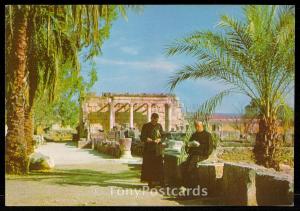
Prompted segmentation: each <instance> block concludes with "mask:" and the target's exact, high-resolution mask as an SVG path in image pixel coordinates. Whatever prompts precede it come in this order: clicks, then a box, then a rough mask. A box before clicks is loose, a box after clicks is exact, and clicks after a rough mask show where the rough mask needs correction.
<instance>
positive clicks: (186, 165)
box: [181, 121, 213, 186]
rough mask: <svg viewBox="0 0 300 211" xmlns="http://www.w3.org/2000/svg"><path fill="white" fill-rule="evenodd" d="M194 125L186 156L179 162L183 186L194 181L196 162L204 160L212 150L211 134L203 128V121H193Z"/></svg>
mask: <svg viewBox="0 0 300 211" xmlns="http://www.w3.org/2000/svg"><path fill="white" fill-rule="evenodd" d="M194 125H195V129H196V132H194V133H193V134H192V136H191V138H190V139H189V143H188V146H186V151H187V152H188V158H187V160H186V161H185V162H183V163H182V164H181V175H182V179H183V183H184V185H185V186H189V185H190V184H192V182H193V181H194V179H193V178H194V176H196V175H195V172H194V170H195V169H196V165H197V163H198V162H199V161H203V160H206V159H207V158H208V157H209V155H210V154H211V153H212V151H213V142H212V136H211V134H210V133H209V132H207V131H206V130H204V128H203V123H202V122H201V121H195V122H194Z"/></svg>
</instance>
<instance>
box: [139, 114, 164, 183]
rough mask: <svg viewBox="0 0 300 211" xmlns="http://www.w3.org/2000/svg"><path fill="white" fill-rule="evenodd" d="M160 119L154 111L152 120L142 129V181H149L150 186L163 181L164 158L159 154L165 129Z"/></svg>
mask: <svg viewBox="0 0 300 211" xmlns="http://www.w3.org/2000/svg"><path fill="white" fill-rule="evenodd" d="M158 119H159V116H158V114H157V113H153V114H152V115H151V122H148V123H146V124H144V125H143V127H142V131H141V141H142V142H144V149H143V164H142V172H141V181H142V182H148V185H149V187H154V186H155V185H157V184H160V185H162V183H163V158H162V155H161V154H157V148H158V147H159V146H158V145H159V144H161V136H162V134H163V129H162V126H161V124H159V123H158Z"/></svg>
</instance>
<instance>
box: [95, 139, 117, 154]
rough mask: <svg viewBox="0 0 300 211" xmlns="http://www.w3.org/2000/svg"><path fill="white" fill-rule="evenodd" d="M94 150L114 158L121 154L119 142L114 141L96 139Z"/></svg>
mask: <svg viewBox="0 0 300 211" xmlns="http://www.w3.org/2000/svg"><path fill="white" fill-rule="evenodd" d="M95 150H97V151H98V152H101V153H104V154H108V155H111V156H113V157H116V158H120V156H121V148H120V144H119V143H118V142H116V141H104V140H102V141H98V142H96V143H95Z"/></svg>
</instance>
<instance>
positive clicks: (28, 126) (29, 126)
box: [24, 107, 34, 155]
mask: <svg viewBox="0 0 300 211" xmlns="http://www.w3.org/2000/svg"><path fill="white" fill-rule="evenodd" d="M24 121H25V122H24V132H25V140H26V143H27V155H30V154H31V153H33V151H34V146H33V141H32V139H33V121H32V109H31V108H30V107H27V108H26V109H25V120H24Z"/></svg>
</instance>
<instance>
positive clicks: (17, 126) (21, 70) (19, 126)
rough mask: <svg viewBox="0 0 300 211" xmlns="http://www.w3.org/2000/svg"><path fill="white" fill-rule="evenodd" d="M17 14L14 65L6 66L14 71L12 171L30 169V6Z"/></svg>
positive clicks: (9, 123)
mask: <svg viewBox="0 0 300 211" xmlns="http://www.w3.org/2000/svg"><path fill="white" fill-rule="evenodd" d="M21 7H22V9H20V10H19V11H18V12H16V13H15V18H14V23H13V26H14V31H13V32H14V33H13V44H12V46H13V49H12V54H11V56H10V58H7V59H11V61H12V62H11V66H10V67H9V68H8V69H7V70H6V71H8V72H7V73H6V74H10V75H11V77H10V79H11V80H10V81H9V82H8V83H9V86H10V89H9V92H8V96H7V99H8V103H7V108H8V110H7V126H8V133H7V136H6V140H5V149H6V151H5V164H6V166H5V167H6V173H8V174H25V173H27V171H28V169H27V164H28V156H27V152H26V148H27V145H26V140H25V136H24V135H25V134H24V104H25V98H24V77H25V69H26V51H27V33H26V28H27V13H28V12H27V8H24V7H25V6H21Z"/></svg>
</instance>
